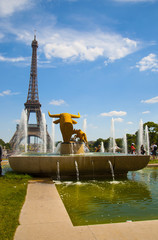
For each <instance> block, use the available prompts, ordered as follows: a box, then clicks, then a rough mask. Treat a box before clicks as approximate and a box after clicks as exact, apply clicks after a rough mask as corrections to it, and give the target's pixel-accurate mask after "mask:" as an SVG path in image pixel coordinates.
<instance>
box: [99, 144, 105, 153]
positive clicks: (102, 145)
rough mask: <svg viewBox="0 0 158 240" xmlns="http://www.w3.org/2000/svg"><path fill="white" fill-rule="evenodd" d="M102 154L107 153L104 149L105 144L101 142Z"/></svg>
mask: <svg viewBox="0 0 158 240" xmlns="http://www.w3.org/2000/svg"><path fill="white" fill-rule="evenodd" d="M100 152H105V149H104V143H103V142H101V148H100Z"/></svg>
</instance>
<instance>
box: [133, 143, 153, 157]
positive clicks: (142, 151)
mask: <svg viewBox="0 0 158 240" xmlns="http://www.w3.org/2000/svg"><path fill="white" fill-rule="evenodd" d="M150 152H151V155H152V157H153V159H155V158H156V156H157V145H156V143H153V144H152V145H151V147H150ZM135 153H136V147H135V144H134V143H132V145H131V154H135ZM140 153H141V154H142V155H144V154H145V153H146V151H145V149H144V145H143V144H142V145H141V147H140Z"/></svg>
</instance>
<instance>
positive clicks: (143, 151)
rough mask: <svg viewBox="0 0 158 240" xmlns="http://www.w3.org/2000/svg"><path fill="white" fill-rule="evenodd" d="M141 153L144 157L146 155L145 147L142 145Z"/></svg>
mask: <svg viewBox="0 0 158 240" xmlns="http://www.w3.org/2000/svg"><path fill="white" fill-rule="evenodd" d="M140 152H141V154H142V155H144V153H145V150H144V145H143V144H142V145H141V147H140Z"/></svg>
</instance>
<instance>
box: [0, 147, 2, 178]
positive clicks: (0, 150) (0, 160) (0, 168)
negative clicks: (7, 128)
mask: <svg viewBox="0 0 158 240" xmlns="http://www.w3.org/2000/svg"><path fill="white" fill-rule="evenodd" d="M1 164H2V146H1V145H0V175H1V174H2V165H1Z"/></svg>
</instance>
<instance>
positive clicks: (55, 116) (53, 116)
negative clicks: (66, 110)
mask: <svg viewBox="0 0 158 240" xmlns="http://www.w3.org/2000/svg"><path fill="white" fill-rule="evenodd" d="M48 115H49V117H52V118H60V114H50V112H48Z"/></svg>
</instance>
